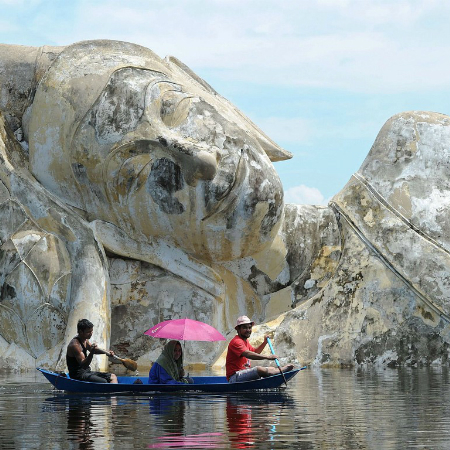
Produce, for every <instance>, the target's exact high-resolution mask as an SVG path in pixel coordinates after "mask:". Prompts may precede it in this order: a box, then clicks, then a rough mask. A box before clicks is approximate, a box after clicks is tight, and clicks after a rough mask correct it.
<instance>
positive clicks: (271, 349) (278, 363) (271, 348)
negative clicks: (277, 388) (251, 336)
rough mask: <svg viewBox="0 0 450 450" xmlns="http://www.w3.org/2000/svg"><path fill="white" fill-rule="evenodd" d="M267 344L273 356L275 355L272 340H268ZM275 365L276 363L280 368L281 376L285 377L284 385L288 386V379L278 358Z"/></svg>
mask: <svg viewBox="0 0 450 450" xmlns="http://www.w3.org/2000/svg"><path fill="white" fill-rule="evenodd" d="M267 343H268V344H269V347H270V351H271V352H272V355H275V352H274V350H273V347H272V342H271V340H270V338H267ZM275 363H276V365H277V366H278V369H279V371H280V373H281V376H282V377H283V380H284V384H285V385H286V386H287V381H286V377H285V376H284V373H283V371H282V370H281V366H280V362H279V361H278V359H276V358H275Z"/></svg>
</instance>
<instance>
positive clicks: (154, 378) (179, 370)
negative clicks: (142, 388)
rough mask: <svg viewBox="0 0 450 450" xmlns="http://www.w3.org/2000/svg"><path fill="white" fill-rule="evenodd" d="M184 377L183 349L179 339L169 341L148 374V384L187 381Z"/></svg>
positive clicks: (181, 382)
mask: <svg viewBox="0 0 450 450" xmlns="http://www.w3.org/2000/svg"><path fill="white" fill-rule="evenodd" d="M183 377H184V369H183V350H182V349H181V344H180V342H179V341H169V342H168V343H167V344H166V345H165V346H164V348H163V351H162V353H161V355H160V356H159V358H158V359H157V360H156V361H155V362H154V363H153V366H152V368H151V369H150V372H149V374H148V383H149V384H183V383H189V381H188V379H186V378H183Z"/></svg>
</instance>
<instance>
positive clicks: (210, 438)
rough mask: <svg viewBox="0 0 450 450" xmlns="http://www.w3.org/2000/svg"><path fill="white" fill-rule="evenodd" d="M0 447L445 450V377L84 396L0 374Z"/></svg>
mask: <svg viewBox="0 0 450 450" xmlns="http://www.w3.org/2000/svg"><path fill="white" fill-rule="evenodd" d="M24 417H26V420H24ZM0 448H1V449H2V450H9V449H11V450H15V449H28V448H52V449H58V450H59V449H102V450H103V449H117V448H120V449H121V450H127V449H142V448H190V449H192V448H194V449H195V448H217V449H220V448H224V449H229V448H233V449H243V448H245V449H250V448H251V449H292V448H295V449H305V450H306V449H317V448H320V449H324V450H327V449H330V450H335V449H344V450H347V449H369V450H371V449H383V450H389V449H395V450H396V449H403V448H407V449H408V450H409V449H425V448H429V449H433V450H441V449H448V448H450V376H449V370H448V368H446V367H444V368H440V367H439V368H434V367H433V368H428V369H414V368H411V369H400V370H392V369H387V370H375V369H370V370H314V369H309V370H307V371H303V372H302V373H301V374H300V375H299V376H298V377H296V379H294V380H293V381H292V382H291V383H290V384H289V388H288V389H287V390H286V391H284V392H279V393H275V394H267V393H264V392H260V393H253V394H232V395H210V394H206V395H205V394H196V393H191V394H189V395H186V394H179V395H172V396H171V395H167V394H164V395H155V394H152V395H151V396H148V395H147V396H144V395H139V396H119V395H117V396H107V395H106V396H90V397H89V396H81V395H79V396H77V395H66V394H63V393H61V392H58V391H55V390H53V389H52V388H51V387H50V385H49V384H48V383H47V382H45V381H42V380H41V382H38V381H37V380H31V381H30V380H24V381H22V380H17V379H15V378H14V377H9V378H8V377H6V376H3V378H2V375H1V374H0Z"/></svg>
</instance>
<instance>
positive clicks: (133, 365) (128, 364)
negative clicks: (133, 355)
mask: <svg viewBox="0 0 450 450" xmlns="http://www.w3.org/2000/svg"><path fill="white" fill-rule="evenodd" d="M121 361H122V364H123V365H124V366H125V367H126V368H127V369H128V370H132V371H133V372H135V371H136V370H137V362H136V361H133V360H132V359H127V358H125V359H121Z"/></svg>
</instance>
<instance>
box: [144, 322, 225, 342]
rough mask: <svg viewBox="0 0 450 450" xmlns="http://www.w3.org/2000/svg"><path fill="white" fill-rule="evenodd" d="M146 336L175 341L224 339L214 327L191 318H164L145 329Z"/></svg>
mask: <svg viewBox="0 0 450 450" xmlns="http://www.w3.org/2000/svg"><path fill="white" fill-rule="evenodd" d="M144 334H147V335H148V336H152V337H157V338H165V339H176V340H177V341H209V342H213V341H225V337H224V336H223V335H222V334H221V333H219V331H217V330H216V329H215V328H214V327H212V326H211V325H208V324H206V323H204V322H199V321H198V320H192V319H187V318H186V319H176V320H166V321H165V322H161V323H158V324H157V325H155V326H154V327H152V328H150V329H149V330H147V331H146V332H145V333H144Z"/></svg>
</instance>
